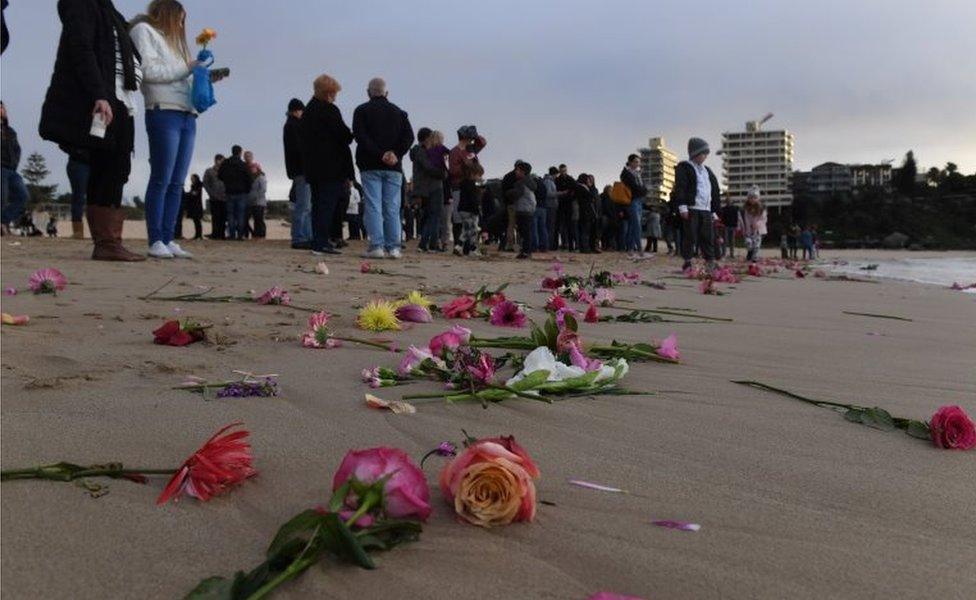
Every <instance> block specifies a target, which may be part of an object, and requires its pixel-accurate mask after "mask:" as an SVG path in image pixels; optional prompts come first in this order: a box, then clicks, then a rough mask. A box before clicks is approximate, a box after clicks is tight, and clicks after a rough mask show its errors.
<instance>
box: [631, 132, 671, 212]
mask: <svg viewBox="0 0 976 600" xmlns="http://www.w3.org/2000/svg"><path fill="white" fill-rule="evenodd" d="M638 153H639V154H640V161H641V179H642V180H643V181H644V186H645V187H647V197H648V200H650V201H651V202H662V203H664V202H667V201H668V200H669V199H670V197H671V190H672V188H674V167H675V166H676V165H677V164H678V157H677V156H676V155H675V153H674V152H671V151H670V150H668V147H667V145H665V143H664V138H663V137H655V138H651V139H650V140H649V141H648V147H647V148H641V149H640V150H638Z"/></svg>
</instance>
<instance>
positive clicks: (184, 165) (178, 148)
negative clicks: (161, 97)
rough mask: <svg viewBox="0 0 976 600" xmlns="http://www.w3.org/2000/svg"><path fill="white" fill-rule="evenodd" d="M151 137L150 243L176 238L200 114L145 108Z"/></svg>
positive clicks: (148, 223) (147, 221)
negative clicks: (184, 183) (184, 184)
mask: <svg viewBox="0 0 976 600" xmlns="http://www.w3.org/2000/svg"><path fill="white" fill-rule="evenodd" d="M146 137H147V138H149V168H150V171H149V186H148V187H147V188H146V231H147V233H148V235H149V244H150V245H152V244H153V243H154V242H163V243H164V244H168V243H170V242H172V241H173V232H174V230H175V228H176V219H177V218H178V217H179V214H180V202H181V201H182V200H183V182H184V181H186V173H187V171H189V170H190V160H191V159H192V158H193V142H194V141H195V140H196V137H197V117H196V115H194V114H193V113H188V112H183V111H180V110H159V109H150V110H147V111H146Z"/></svg>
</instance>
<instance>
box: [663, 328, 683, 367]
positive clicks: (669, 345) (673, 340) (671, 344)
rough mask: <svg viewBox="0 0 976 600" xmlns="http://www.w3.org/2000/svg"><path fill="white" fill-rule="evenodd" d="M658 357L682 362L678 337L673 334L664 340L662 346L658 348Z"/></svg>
mask: <svg viewBox="0 0 976 600" xmlns="http://www.w3.org/2000/svg"><path fill="white" fill-rule="evenodd" d="M657 355H658V356H660V357H662V358H668V359H671V360H680V359H681V352H679V351H678V336H677V334H674V333H672V334H671V335H669V336H668V337H666V338H664V340H663V341H662V342H661V345H660V346H658V347H657Z"/></svg>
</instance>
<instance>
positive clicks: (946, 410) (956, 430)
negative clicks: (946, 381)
mask: <svg viewBox="0 0 976 600" xmlns="http://www.w3.org/2000/svg"><path fill="white" fill-rule="evenodd" d="M929 427H930V428H931V430H932V442H933V443H934V444H935V445H936V446H938V447H939V448H945V449H946V450H972V449H973V448H976V424H973V420H972V419H971V418H969V415H967V414H966V411H964V410H963V409H962V407H959V406H943V407H942V408H940V409H939V410H938V411H936V413H935V414H934V415H932V418H931V419H930V420H929Z"/></svg>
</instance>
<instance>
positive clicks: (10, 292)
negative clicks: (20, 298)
mask: <svg viewBox="0 0 976 600" xmlns="http://www.w3.org/2000/svg"><path fill="white" fill-rule="evenodd" d="M3 295H4V296H16V295H17V288H15V287H8V288H7V289H5V290H3Z"/></svg>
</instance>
